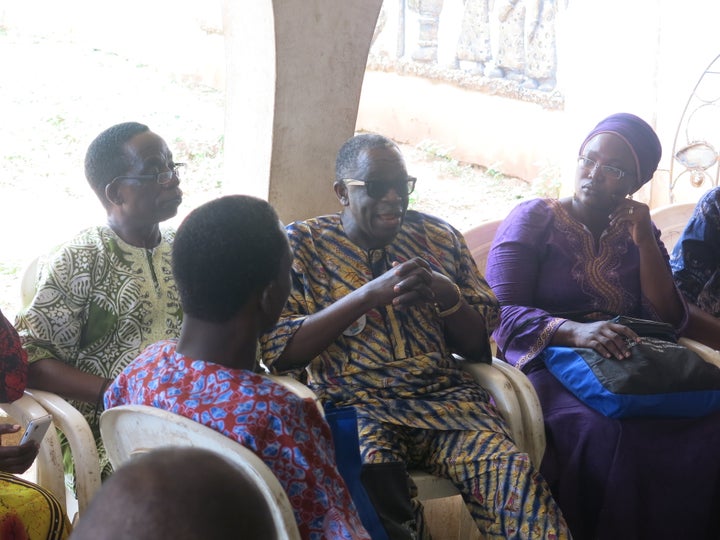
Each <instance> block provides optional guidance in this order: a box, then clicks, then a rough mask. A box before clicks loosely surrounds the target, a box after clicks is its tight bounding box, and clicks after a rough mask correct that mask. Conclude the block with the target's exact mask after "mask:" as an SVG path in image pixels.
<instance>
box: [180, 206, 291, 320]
mask: <svg viewBox="0 0 720 540" xmlns="http://www.w3.org/2000/svg"><path fill="white" fill-rule="evenodd" d="M287 245H288V244H287V236H286V235H285V232H284V231H283V230H282V228H281V226H280V220H279V218H278V216H277V213H276V212H275V210H274V209H273V207H272V206H270V204H269V203H268V202H267V201H264V200H262V199H258V198H256V197H250V196H248V195H228V196H225V197H221V198H219V199H215V200H213V201H210V202H208V203H205V204H203V205H202V206H199V207H198V208H196V209H195V210H193V211H192V212H190V214H188V216H187V217H186V218H185V220H184V221H183V222H182V223H181V224H180V227H178V230H177V234H176V236H175V241H174V243H173V248H172V268H173V275H174V276H175V282H176V285H177V288H178V291H179V293H180V301H181V303H182V307H183V310H184V312H185V313H186V314H188V315H190V316H193V317H195V318H197V319H200V320H204V321H209V322H225V321H227V320H229V319H230V318H231V317H233V316H234V315H236V314H237V313H238V312H239V311H240V309H241V308H242V307H243V306H244V305H245V304H246V303H247V301H248V300H249V298H250V295H251V294H252V293H253V292H255V291H259V290H261V289H263V288H264V287H266V286H267V285H268V284H269V283H270V282H271V281H273V280H274V279H277V277H278V274H279V272H280V265H281V263H282V259H283V255H284V254H285V253H286V252H287V251H286V250H287V249H288V248H287Z"/></svg>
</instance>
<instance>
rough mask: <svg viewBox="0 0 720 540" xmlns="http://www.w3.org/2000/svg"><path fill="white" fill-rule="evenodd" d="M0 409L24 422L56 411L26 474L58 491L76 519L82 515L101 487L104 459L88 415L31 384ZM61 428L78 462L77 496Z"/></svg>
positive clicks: (69, 513) (67, 510) (49, 488)
mask: <svg viewBox="0 0 720 540" xmlns="http://www.w3.org/2000/svg"><path fill="white" fill-rule="evenodd" d="M0 409H2V410H3V411H5V413H6V414H7V415H8V416H10V417H11V418H13V419H14V420H15V421H16V422H18V423H19V424H21V425H23V426H25V425H27V423H28V422H29V421H30V420H32V419H33V418H38V417H40V416H44V415H46V414H51V415H52V417H53V425H52V426H51V427H50V429H48V431H47V433H46V434H45V437H44V438H43V441H42V443H41V444H40V451H39V452H38V457H37V460H36V462H35V464H34V471H33V470H32V469H31V471H28V472H29V473H30V474H29V475H27V473H26V475H23V476H24V477H26V478H27V479H28V480H30V481H34V482H36V483H37V484H39V485H40V486H42V487H44V488H45V489H47V490H48V491H50V492H51V493H52V494H53V495H55V498H57V499H58V501H59V502H60V504H62V505H63V506H64V507H65V509H66V512H67V515H68V518H70V520H71V521H74V516H75V514H76V512H77V515H78V516H80V515H82V513H83V512H84V511H85V509H86V508H87V506H88V504H89V503H90V500H91V499H92V497H93V495H95V492H96V491H97V490H98V489H99V488H100V460H99V459H98V454H97V448H96V447H95V437H94V436H93V434H92V430H91V429H90V426H89V425H88V423H87V421H86V420H85V417H84V416H83V415H82V414H81V413H80V411H78V410H77V409H76V408H75V407H73V406H72V405H71V404H70V403H68V402H67V401H65V400H64V399H63V398H61V397H60V396H58V395H56V394H53V393H51V392H44V391H41V390H34V389H30V388H28V389H26V390H25V394H24V395H23V397H21V398H20V399H18V400H17V401H14V402H12V403H2V404H0ZM55 428H57V429H55ZM58 430H59V431H61V432H62V433H63V434H64V435H65V437H66V438H67V440H68V443H69V446H70V453H71V455H72V459H73V462H74V463H75V488H76V496H77V499H75V496H73V494H72V493H71V492H69V490H68V489H67V488H66V486H65V470H64V465H63V455H62V450H61V447H60V438H59V437H58ZM33 473H34V474H33Z"/></svg>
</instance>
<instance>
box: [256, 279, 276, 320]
mask: <svg viewBox="0 0 720 540" xmlns="http://www.w3.org/2000/svg"><path fill="white" fill-rule="evenodd" d="M276 289H277V282H276V281H275V280H272V281H271V282H270V283H268V284H267V285H266V286H265V288H264V289H263V290H262V292H261V293H260V299H259V300H260V306H259V307H260V311H262V313H263V315H265V316H267V315H269V314H271V313H272V312H273V311H274V310H275V309H276V308H275V302H274V300H275V294H276V291H275V290H276Z"/></svg>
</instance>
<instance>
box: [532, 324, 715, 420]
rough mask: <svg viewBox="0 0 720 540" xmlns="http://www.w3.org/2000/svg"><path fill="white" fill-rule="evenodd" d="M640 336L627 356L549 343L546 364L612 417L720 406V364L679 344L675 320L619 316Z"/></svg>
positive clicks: (695, 412) (692, 412)
mask: <svg viewBox="0 0 720 540" xmlns="http://www.w3.org/2000/svg"><path fill="white" fill-rule="evenodd" d="M610 320H611V321H612V322H615V323H618V324H622V325H625V326H627V327H628V328H630V329H631V330H633V331H634V332H635V333H636V334H638V336H640V337H641V340H640V342H639V343H631V344H630V353H631V356H630V357H629V358H624V359H622V360H617V359H615V358H605V357H603V356H601V355H600V354H599V353H598V352H596V351H595V350H594V349H590V348H584V347H548V348H546V349H545V351H543V354H542V357H543V360H544V362H545V365H546V367H547V369H548V370H549V371H550V372H551V373H552V374H553V375H554V376H555V377H556V378H557V379H558V380H559V381H560V382H561V383H562V384H563V385H564V386H565V388H567V389H568V390H569V391H570V392H572V393H573V395H575V397H577V398H578V399H579V400H580V401H582V402H583V403H585V404H586V405H588V406H589V407H592V408H593V409H595V410H596V411H598V412H600V413H602V414H604V415H605V416H608V417H611V418H628V417H648V416H663V417H697V416H704V415H706V414H709V413H711V412H714V411H717V410H720V369H718V368H717V367H716V366H715V365H713V364H710V363H708V362H705V361H704V360H703V359H702V358H701V357H700V356H699V355H698V354H697V353H695V352H694V351H691V350H690V349H688V348H687V347H683V346H682V345H678V343H677V333H676V332H675V329H674V328H673V326H672V325H670V324H667V323H664V322H658V321H651V320H646V319H637V318H634V317H627V316H623V315H621V316H617V317H615V318H613V319H610Z"/></svg>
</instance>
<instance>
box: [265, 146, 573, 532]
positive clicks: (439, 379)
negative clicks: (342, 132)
mask: <svg viewBox="0 0 720 540" xmlns="http://www.w3.org/2000/svg"><path fill="white" fill-rule="evenodd" d="M414 187H415V178H413V177H411V176H409V175H408V173H407V170H406V168H405V162H404V159H403V157H402V154H401V152H400V149H399V148H398V147H397V145H396V144H395V143H393V142H392V141H390V140H389V139H387V138H386V137H383V136H381V135H376V134H363V135H358V136H356V137H353V138H352V139H350V140H349V141H347V142H346V143H345V144H344V145H343V147H342V148H341V149H340V151H339V153H338V156H337V161H336V178H335V183H334V189H335V193H336V195H337V197H338V200H339V202H340V204H341V205H342V207H343V209H342V211H341V212H340V213H338V214H333V215H327V216H321V217H317V218H313V219H309V220H307V221H303V222H296V223H292V224H290V225H289V226H288V227H287V231H288V237H289V239H290V244H291V247H292V248H293V252H294V261H293V266H292V275H293V288H292V291H291V293H290V298H289V300H288V303H287V304H286V306H285V308H284V310H283V313H282V315H281V318H280V321H279V322H278V324H277V326H276V327H275V329H274V330H273V331H271V332H270V333H269V334H266V335H265V336H264V337H263V340H262V345H263V353H264V354H263V361H264V363H265V365H266V366H268V367H269V368H270V369H271V370H273V371H275V372H288V371H294V370H295V371H298V372H301V371H302V370H303V369H306V370H307V373H308V375H309V377H308V384H309V385H310V386H311V388H312V389H313V390H315V391H316V392H317V393H318V394H319V396H320V398H321V400H322V401H323V402H324V403H325V404H326V405H327V404H328V403H332V404H333V405H335V406H337V407H343V406H353V407H355V408H356V410H357V415H358V431H359V438H360V452H361V456H362V459H363V463H364V466H363V473H362V478H363V483H364V485H365V488H366V490H367V491H368V493H369V495H370V498H371V499H372V501H373V503H374V504H375V506H376V509H377V510H378V514H379V516H380V518H381V520H382V521H383V525H384V526H385V528H386V530H387V532H388V536H389V537H390V538H393V539H395V538H418V536H417V535H418V534H419V533H420V531H419V529H420V528H421V525H419V524H418V521H417V519H416V518H417V517H420V514H419V512H415V511H414V508H413V504H417V503H414V502H411V493H410V489H408V483H407V472H406V469H407V468H413V469H422V470H425V471H428V472H430V473H432V474H434V475H437V476H443V477H447V478H450V479H451V480H452V481H453V482H454V483H455V485H456V486H457V487H458V489H460V490H461V491H462V492H463V496H464V499H465V500H466V502H467V506H468V509H469V510H470V513H471V514H472V516H473V518H474V519H475V522H476V523H477V525H478V528H479V529H480V532H481V533H482V534H483V537H485V538H567V537H569V533H568V531H567V526H566V525H565V521H564V520H563V518H562V516H561V514H560V510H559V508H558V507H557V505H556V504H555V502H554V501H553V499H552V497H551V495H550V491H549V489H548V487H547V485H546V484H545V482H544V480H543V479H542V478H541V477H540V476H539V474H538V473H537V471H536V470H535V469H534V468H533V466H532V464H531V463H530V461H529V458H528V456H527V454H523V453H520V452H519V450H518V449H517V448H516V447H515V445H514V444H513V442H512V441H511V440H510V438H509V437H508V435H507V430H506V428H505V425H504V422H503V421H502V419H501V418H500V416H499V415H498V413H497V412H496V411H495V409H494V408H493V407H492V405H490V403H489V398H488V395H487V393H486V392H485V391H484V390H483V389H482V388H481V387H480V386H479V385H477V384H476V383H475V382H474V380H473V379H472V377H471V376H470V375H468V374H466V373H465V372H464V371H463V370H462V369H461V367H460V364H459V362H460V361H458V360H457V359H456V358H455V357H453V354H452V353H458V354H461V355H462V356H464V357H465V358H466V359H467V360H468V361H471V362H488V361H490V358H491V353H490V348H489V343H488V334H489V332H490V331H491V330H492V329H493V328H494V327H495V325H496V324H497V321H498V311H499V307H498V303H497V300H496V299H495V296H494V295H493V293H492V291H491V290H490V288H489V287H488V285H487V283H486V282H485V280H484V279H483V278H482V276H481V275H480V274H479V272H478V270H477V267H476V265H475V263H474V262H473V259H472V256H471V255H470V253H469V251H468V249H467V246H466V245H465V241H464V239H463V237H462V235H461V234H460V233H459V232H458V231H457V230H456V229H455V228H453V227H452V226H451V225H450V224H448V223H446V222H444V221H442V220H440V219H438V218H436V217H433V216H430V215H427V214H422V213H420V212H415V211H412V210H408V203H409V196H410V194H411V193H412V191H413V189H414ZM521 501H522V502H521ZM523 531H524V532H523Z"/></svg>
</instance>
